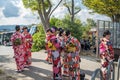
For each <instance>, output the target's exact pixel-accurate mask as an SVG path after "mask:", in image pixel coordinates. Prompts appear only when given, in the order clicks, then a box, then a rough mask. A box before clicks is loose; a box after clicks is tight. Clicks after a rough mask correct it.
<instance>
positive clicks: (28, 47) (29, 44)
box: [22, 27, 33, 67]
mask: <svg viewBox="0 0 120 80" xmlns="http://www.w3.org/2000/svg"><path fill="white" fill-rule="evenodd" d="M22 34H23V36H24V38H25V48H26V55H25V62H26V63H25V67H29V66H30V65H31V63H32V61H31V47H32V41H33V40H32V36H31V34H29V32H28V28H27V27H23V33H22Z"/></svg>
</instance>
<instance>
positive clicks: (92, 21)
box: [87, 18, 97, 28]
mask: <svg viewBox="0 0 120 80" xmlns="http://www.w3.org/2000/svg"><path fill="white" fill-rule="evenodd" d="M87 25H88V26H90V27H91V28H92V27H96V25H97V24H96V22H95V21H94V20H93V19H90V18H88V19H87Z"/></svg>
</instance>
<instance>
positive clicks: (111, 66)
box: [91, 58, 120, 80]
mask: <svg viewBox="0 0 120 80" xmlns="http://www.w3.org/2000/svg"><path fill="white" fill-rule="evenodd" d="M107 69H108V70H107V78H106V80H115V75H117V80H119V79H120V58H119V59H118V69H117V71H118V73H117V74H115V65H114V62H113V61H111V62H110V63H109V65H108V67H107ZM111 70H112V71H111ZM97 74H99V75H100V80H103V76H102V71H101V69H100V68H98V69H96V70H95V71H94V73H93V74H92V78H91V80H95V78H96V77H97ZM111 74H112V75H111Z"/></svg>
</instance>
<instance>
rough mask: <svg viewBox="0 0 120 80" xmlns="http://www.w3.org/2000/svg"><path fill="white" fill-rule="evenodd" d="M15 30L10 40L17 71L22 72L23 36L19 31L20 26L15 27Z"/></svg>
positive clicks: (23, 65)
mask: <svg viewBox="0 0 120 80" xmlns="http://www.w3.org/2000/svg"><path fill="white" fill-rule="evenodd" d="M15 29H16V32H15V33H14V34H13V35H12V36H11V42H12V45H13V49H14V58H15V61H16V65H17V71H18V72H22V71H23V69H24V67H25V60H24V56H25V53H26V52H25V47H24V40H25V39H24V37H23V35H22V34H21V33H20V26H18V25H17V26H16V27H15Z"/></svg>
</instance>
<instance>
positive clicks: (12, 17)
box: [0, 0, 109, 25]
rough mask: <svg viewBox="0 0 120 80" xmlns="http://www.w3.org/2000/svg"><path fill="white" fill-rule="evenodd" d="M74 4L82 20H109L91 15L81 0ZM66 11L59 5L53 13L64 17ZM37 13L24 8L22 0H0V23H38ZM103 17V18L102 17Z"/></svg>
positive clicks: (55, 1) (58, 16) (55, 0)
mask: <svg viewBox="0 0 120 80" xmlns="http://www.w3.org/2000/svg"><path fill="white" fill-rule="evenodd" d="M53 2H54V3H57V0H53ZM76 3H77V4H76V5H78V6H80V7H81V11H80V12H79V13H78V14H77V17H79V18H80V19H81V21H82V22H84V21H85V20H86V19H87V18H92V19H94V20H97V19H100V20H102V19H104V20H109V18H108V17H106V16H102V15H99V14H94V15H91V14H89V12H90V11H91V10H88V9H87V8H86V7H85V6H84V5H83V4H82V1H81V0H76ZM66 13H67V9H66V8H65V7H64V6H62V5H60V6H59V7H58V8H57V9H56V10H55V12H54V13H53V15H54V16H55V17H57V18H61V17H64V15H65V14H66ZM37 16H38V14H37V13H33V12H32V11H31V10H30V9H25V8H24V6H23V3H22V0H0V25H16V24H19V25H21V24H22V25H28V24H36V23H39V20H38V19H37ZM103 17H104V18H103Z"/></svg>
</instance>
